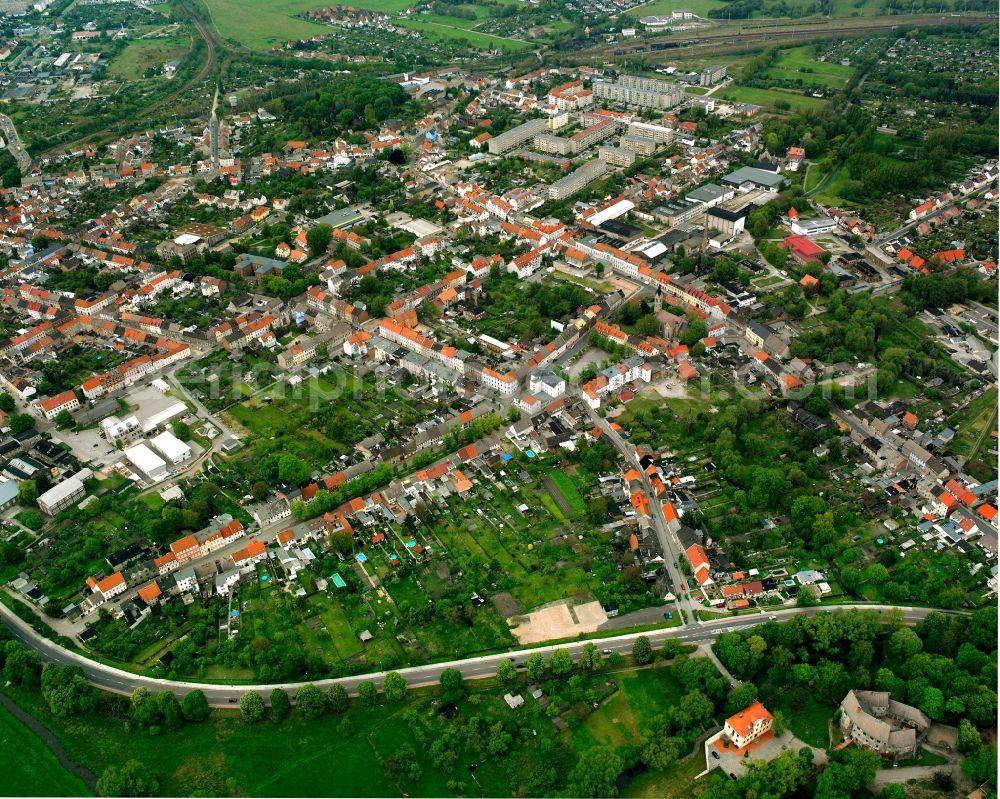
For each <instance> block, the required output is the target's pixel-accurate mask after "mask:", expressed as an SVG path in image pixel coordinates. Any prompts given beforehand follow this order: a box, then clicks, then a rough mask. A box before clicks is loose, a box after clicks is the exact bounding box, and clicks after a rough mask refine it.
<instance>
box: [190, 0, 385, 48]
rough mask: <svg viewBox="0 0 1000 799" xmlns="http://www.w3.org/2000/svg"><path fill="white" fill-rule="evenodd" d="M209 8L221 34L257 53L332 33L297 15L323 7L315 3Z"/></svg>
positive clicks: (253, 1)
mask: <svg viewBox="0 0 1000 799" xmlns="http://www.w3.org/2000/svg"><path fill="white" fill-rule="evenodd" d="M205 5H206V6H208V10H209V13H210V14H211V16H212V23H213V24H214V25H215V27H216V29H217V30H218V31H219V33H220V35H222V36H223V37H225V38H229V39H235V40H236V41H238V42H239V43H240V44H242V45H245V46H246V47H249V48H251V49H254V50H268V49H270V48H271V47H273V46H274V45H276V44H281V43H282V42H286V41H288V40H289V39H298V38H304V37H307V36H315V35H316V34H317V33H322V32H323V31H324V30H329V28H327V27H326V26H325V25H318V24H313V23H311V22H306V21H305V20H304V19H297V18H296V17H295V16H294V15H295V14H298V13H299V12H301V11H308V10H311V9H315V8H317V7H318V6H319V5H321V4H317V3H316V2H315V0H273V2H272V1H271V0H205ZM380 7H381V6H380Z"/></svg>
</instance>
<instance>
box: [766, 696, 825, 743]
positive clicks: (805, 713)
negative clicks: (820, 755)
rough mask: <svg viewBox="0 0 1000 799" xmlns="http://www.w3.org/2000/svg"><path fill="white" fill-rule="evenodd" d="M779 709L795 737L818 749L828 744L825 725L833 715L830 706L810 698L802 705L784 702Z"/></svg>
mask: <svg viewBox="0 0 1000 799" xmlns="http://www.w3.org/2000/svg"><path fill="white" fill-rule="evenodd" d="M779 709H780V710H781V711H782V713H783V714H784V716H785V718H786V719H787V720H788V729H789V730H791V731H792V734H793V735H795V737H796V738H798V739H800V740H802V741H805V742H806V743H807V744H809V745H810V746H815V747H818V748H820V749H825V748H826V747H827V746H829V745H830V734H829V732H828V726H827V722H829V720H830V719H831V718H832V717H833V711H832V710H831V709H830V708H828V707H826V706H825V705H821V704H820V703H819V702H817V701H816V700H814V699H810V700H808V701H807V702H806V703H805V704H804V705H803V704H795V705H792V704H791V703H790V702H784V703H783V704H782V705H781V706H780V708H779Z"/></svg>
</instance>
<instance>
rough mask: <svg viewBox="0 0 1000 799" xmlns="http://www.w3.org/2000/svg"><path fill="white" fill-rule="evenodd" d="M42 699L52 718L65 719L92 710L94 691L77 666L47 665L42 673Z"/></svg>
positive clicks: (95, 698)
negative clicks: (46, 704) (47, 706)
mask: <svg viewBox="0 0 1000 799" xmlns="http://www.w3.org/2000/svg"><path fill="white" fill-rule="evenodd" d="M42 698H44V699H45V701H46V702H47V703H48V705H49V710H50V711H52V715H53V716H59V717H66V716H73V715H76V714H77V713H86V712H89V711H91V710H93V708H94V706H95V705H96V703H97V697H96V695H95V693H94V689H93V688H91V686H90V683H88V682H87V678H86V677H85V676H84V674H83V669H81V668H80V667H79V666H56V665H51V664H50V665H48V666H46V667H45V669H44V670H43V671H42Z"/></svg>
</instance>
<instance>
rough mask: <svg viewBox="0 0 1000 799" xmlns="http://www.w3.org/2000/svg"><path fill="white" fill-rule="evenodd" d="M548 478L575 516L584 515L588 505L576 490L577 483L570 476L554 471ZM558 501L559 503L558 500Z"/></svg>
mask: <svg viewBox="0 0 1000 799" xmlns="http://www.w3.org/2000/svg"><path fill="white" fill-rule="evenodd" d="M548 477H549V479H550V480H551V481H552V482H553V483H554V484H555V487H556V488H557V489H558V491H559V493H560V494H562V496H563V499H565V500H566V503H567V505H568V506H569V507H570V509H571V510H572V512H573V514H574V515H577V516H579V515H582V514H583V513H584V512H585V511H586V510H587V504H586V503H585V502H584V501H583V497H581V496H580V492H579V491H578V490H577V488H576V483H574V482H573V480H572V478H571V477H570V476H569V475H567V474H566V473H565V472H560V471H552V472H550V473H549V474H548ZM556 501H557V502H558V498H556Z"/></svg>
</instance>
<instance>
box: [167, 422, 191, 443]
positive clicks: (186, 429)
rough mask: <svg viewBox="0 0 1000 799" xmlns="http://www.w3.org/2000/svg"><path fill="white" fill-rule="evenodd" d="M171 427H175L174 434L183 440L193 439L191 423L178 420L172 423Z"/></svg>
mask: <svg viewBox="0 0 1000 799" xmlns="http://www.w3.org/2000/svg"><path fill="white" fill-rule="evenodd" d="M171 427H173V429H174V435H175V436H177V438H179V439H180V440H181V441H190V440H191V425H189V424H188V423H187V422H181V421H176V422H174V423H173V424H172V425H171Z"/></svg>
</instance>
